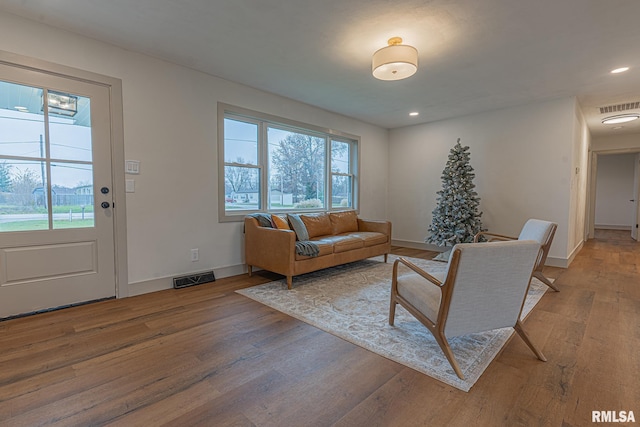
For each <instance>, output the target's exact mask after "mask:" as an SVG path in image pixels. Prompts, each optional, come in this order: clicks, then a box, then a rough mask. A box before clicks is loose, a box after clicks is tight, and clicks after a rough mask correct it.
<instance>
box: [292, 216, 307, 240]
mask: <svg viewBox="0 0 640 427" xmlns="http://www.w3.org/2000/svg"><path fill="white" fill-rule="evenodd" d="M287 218H288V219H289V224H291V228H293V231H295V232H296V238H297V239H298V240H309V233H307V227H305V225H304V222H302V219H300V215H298V214H287Z"/></svg>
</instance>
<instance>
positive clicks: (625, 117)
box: [602, 113, 640, 125]
mask: <svg viewBox="0 0 640 427" xmlns="http://www.w3.org/2000/svg"><path fill="white" fill-rule="evenodd" d="M639 117H640V114H638V113H632V114H620V115H618V116H611V117H606V118H604V119H602V123H603V124H605V125H615V124H618V123H626V122H630V121H632V120H637V119H638V118H639Z"/></svg>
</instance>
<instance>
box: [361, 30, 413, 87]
mask: <svg viewBox="0 0 640 427" xmlns="http://www.w3.org/2000/svg"><path fill="white" fill-rule="evenodd" d="M388 43H389V46H387V47H383V48H382V49H380V50H378V51H376V53H374V54H373V61H372V64H371V69H372V71H373V77H375V78H376V79H380V80H402V79H406V78H407V77H411V76H412V75H414V74H415V73H416V71H417V70H418V51H417V50H416V48H415V47H413V46H409V45H406V44H402V39H401V38H400V37H392V38H390V39H389V41H388Z"/></svg>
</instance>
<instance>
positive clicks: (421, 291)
mask: <svg viewBox="0 0 640 427" xmlns="http://www.w3.org/2000/svg"><path fill="white" fill-rule="evenodd" d="M398 294H399V295H400V296H401V297H402V298H404V299H406V300H407V301H408V302H409V304H411V305H412V306H414V307H415V308H417V309H418V311H420V312H421V313H422V314H424V315H425V316H427V317H428V318H429V319H431V321H433V322H435V321H436V320H437V319H438V311H439V310H440V299H441V298H442V291H441V290H440V288H439V287H438V286H436V285H434V284H433V283H431V282H429V281H427V280H425V279H424V277H422V276H420V275H418V274H416V273H406V274H403V275H400V276H398Z"/></svg>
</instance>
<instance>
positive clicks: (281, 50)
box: [0, 0, 640, 136]
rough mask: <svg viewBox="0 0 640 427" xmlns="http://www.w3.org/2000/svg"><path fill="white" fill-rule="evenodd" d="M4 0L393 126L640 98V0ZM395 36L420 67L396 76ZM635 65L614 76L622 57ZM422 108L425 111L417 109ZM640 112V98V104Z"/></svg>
mask: <svg viewBox="0 0 640 427" xmlns="http://www.w3.org/2000/svg"><path fill="white" fill-rule="evenodd" d="M0 10H3V11H6V12H10V13H14V14H17V15H20V16H23V17H26V18H30V19H33V20H37V21H39V22H43V23H46V24H49V25H52V26H55V27H59V28H63V29H66V30H69V31H72V32H75V33H79V34H83V35H85V36H89V37H92V38H95V39H98V40H102V41H105V42H108V43H112V44H114V45H117V46H121V47H123V48H126V49H130V50H135V51H139V52H143V53H146V54H149V55H152V56H155V57H158V58H163V59H165V60H168V61H171V62H174V63H177V64H182V65H184V66H187V67H191V68H194V69H197V70H201V71H203V72H206V73H209V74H212V75H215V76H219V77H222V78H225V79H228V80H232V81H235V82H239V83H243V84H245V85H248V86H252V87H255V88H259V89H262V90H265V91H268V92H272V93H276V94H279V95H282V96H285V97H288V98H292V99H296V100H299V101H302V102H305V103H308V104H311V105H314V106H317V107H320V108H324V109H326V110H330V111H335V112H337V113H341V114H344V115H347V116H351V117H355V118H358V119H361V120H363V121H366V122H370V123H374V124H377V125H380V126H383V127H386V128H395V127H400V126H406V125H411V124H416V123H426V122H432V121H436V120H441V119H446V118H451V117H457V116H462V115H468V114H473V113H477V112H481V111H487V110H494V109H499V108H505V107H511V106H517V105H522V104H527V103H530V102H534V101H540V100H545V99H553V98H558V97H564V96H576V97H577V98H578V100H579V102H580V105H581V106H582V109H583V112H584V114H585V116H586V117H587V122H588V125H589V127H590V129H591V132H592V134H593V135H594V136H600V135H605V134H609V133H624V132H637V133H640V123H639V122H640V120H637V121H636V122H632V123H631V124H625V125H624V127H623V128H622V129H618V130H612V126H604V125H602V124H601V123H600V120H601V119H602V117H604V116H603V115H601V114H600V111H599V110H598V108H597V107H600V106H606V105H611V104H619V103H624V102H632V101H640V52H639V50H638V44H639V42H640V23H639V22H638V21H639V18H640V1H638V0H535V1H525V0H516V1H514V0H482V1H479V0H395V1H391V0H318V1H304V0H231V1H229V0H225V1H222V0H136V1H132V0H53V1H52V0H2V1H0ZM392 36H400V37H402V38H403V39H404V41H405V43H407V44H411V45H413V46H415V47H416V48H417V49H418V51H419V62H420V65H419V69H418V72H417V73H416V74H415V75H414V76H413V77H410V78H408V79H406V80H402V81H397V82H384V81H379V80H376V79H374V78H373V77H372V75H371V55H372V54H373V52H374V51H376V50H377V49H379V48H381V47H384V46H386V41H387V39H388V38H390V37H392ZM621 66H629V67H631V70H630V71H628V72H626V73H622V74H618V75H612V74H610V73H609V71H610V70H611V69H613V68H617V67H621ZM410 111H419V112H420V115H419V116H418V117H409V112H410ZM635 111H638V110H635Z"/></svg>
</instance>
